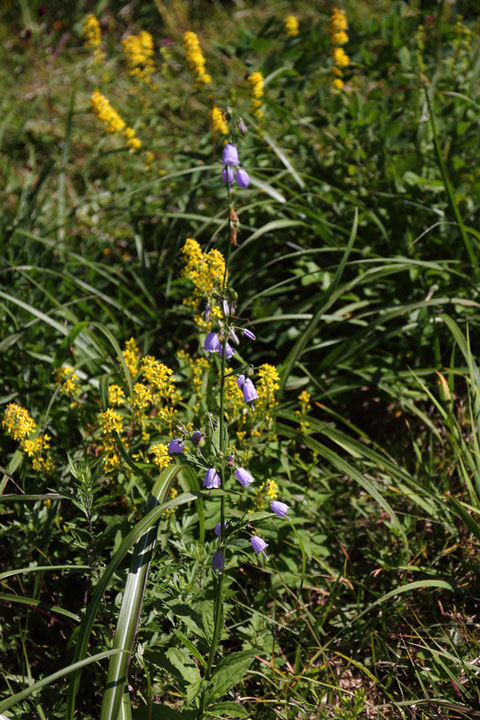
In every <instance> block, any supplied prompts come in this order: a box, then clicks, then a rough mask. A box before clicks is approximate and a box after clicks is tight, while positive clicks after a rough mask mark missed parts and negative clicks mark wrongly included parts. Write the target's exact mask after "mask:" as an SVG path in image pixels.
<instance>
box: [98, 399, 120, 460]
mask: <svg viewBox="0 0 480 720" xmlns="http://www.w3.org/2000/svg"><path fill="white" fill-rule="evenodd" d="M100 425H101V428H102V434H103V444H101V445H100V447H99V450H101V451H103V452H104V453H105V455H104V458H103V469H104V470H105V472H112V471H113V470H116V469H117V468H118V467H120V455H119V454H118V451H117V446H116V443H115V438H114V437H113V433H118V435H120V434H121V432H122V429H123V424H122V418H121V416H120V415H119V414H118V413H117V412H115V410H112V409H111V408H108V409H107V410H105V412H102V413H100Z"/></svg>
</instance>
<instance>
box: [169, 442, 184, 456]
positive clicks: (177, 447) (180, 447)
mask: <svg viewBox="0 0 480 720" xmlns="http://www.w3.org/2000/svg"><path fill="white" fill-rule="evenodd" d="M184 450H185V443H184V442H183V440H181V439H180V438H175V440H171V441H170V442H169V443H168V454H169V455H175V454H176V453H182V452H183V451H184Z"/></svg>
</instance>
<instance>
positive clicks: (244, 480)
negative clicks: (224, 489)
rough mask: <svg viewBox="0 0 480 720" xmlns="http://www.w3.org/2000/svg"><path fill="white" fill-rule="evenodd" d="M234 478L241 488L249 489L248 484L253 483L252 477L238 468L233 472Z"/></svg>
mask: <svg viewBox="0 0 480 720" xmlns="http://www.w3.org/2000/svg"><path fill="white" fill-rule="evenodd" d="M235 477H236V478H237V480H238V482H239V483H240V485H242V486H243V487H250V483H252V482H254V479H253V477H252V475H251V474H250V473H249V472H248V470H245V468H242V467H238V468H237V469H236V470H235Z"/></svg>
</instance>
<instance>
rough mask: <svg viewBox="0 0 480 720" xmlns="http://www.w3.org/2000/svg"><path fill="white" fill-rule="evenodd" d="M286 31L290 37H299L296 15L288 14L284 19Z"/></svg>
mask: <svg viewBox="0 0 480 720" xmlns="http://www.w3.org/2000/svg"><path fill="white" fill-rule="evenodd" d="M283 24H284V27H285V32H286V33H287V35H288V36H289V37H297V35H298V20H297V18H296V17H295V15H288V16H287V17H286V18H284V20H283Z"/></svg>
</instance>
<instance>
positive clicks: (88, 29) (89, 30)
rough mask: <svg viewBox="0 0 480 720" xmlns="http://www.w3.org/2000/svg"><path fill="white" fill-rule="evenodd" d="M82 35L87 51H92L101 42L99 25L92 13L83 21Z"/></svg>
mask: <svg viewBox="0 0 480 720" xmlns="http://www.w3.org/2000/svg"><path fill="white" fill-rule="evenodd" d="M82 35H83V37H84V38H86V40H85V48H86V49H87V50H94V49H95V48H96V47H98V46H99V45H100V43H101V42H102V31H101V30H100V23H99V22H98V20H97V18H96V17H95V15H94V14H93V13H90V14H89V15H87V16H86V17H85V18H84V19H83V23H82Z"/></svg>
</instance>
